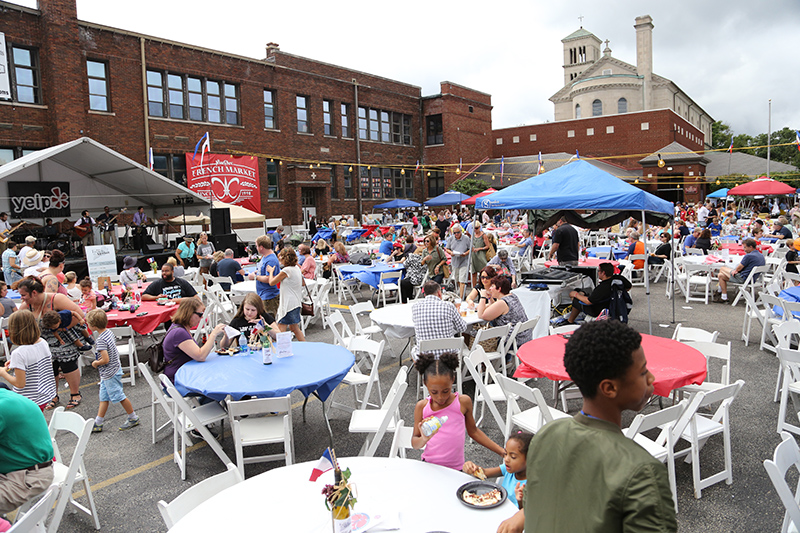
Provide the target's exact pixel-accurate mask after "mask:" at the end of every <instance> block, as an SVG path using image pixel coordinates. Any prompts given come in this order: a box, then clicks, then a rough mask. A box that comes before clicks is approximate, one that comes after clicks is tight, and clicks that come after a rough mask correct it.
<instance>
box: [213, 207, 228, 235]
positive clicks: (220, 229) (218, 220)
mask: <svg viewBox="0 0 800 533" xmlns="http://www.w3.org/2000/svg"><path fill="white" fill-rule="evenodd" d="M230 232H231V210H230V209H229V208H227V207H224V208H218V209H212V210H211V233H213V234H215V235H216V234H220V235H227V234H229V233H230Z"/></svg>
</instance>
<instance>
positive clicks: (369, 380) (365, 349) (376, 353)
mask: <svg viewBox="0 0 800 533" xmlns="http://www.w3.org/2000/svg"><path fill="white" fill-rule="evenodd" d="M385 347H386V341H380V342H377V341H373V340H370V339H362V338H359V337H356V338H355V339H353V340H352V341H351V342H350V347H349V350H350V351H351V352H353V354H356V353H365V354H367V357H368V358H369V359H370V362H371V365H372V366H371V370H370V372H369V374H364V373H363V372H362V371H361V368H359V366H358V362H355V363H353V366H352V368H350V370H349V371H348V372H347V374H346V375H345V376H344V379H342V383H344V384H346V385H349V386H350V388H352V389H353V400H354V402H355V403H354V407H350V406H349V405H345V404H343V403H339V402H336V401H335V396H336V391H338V390H339V387H336V389H334V390H333V392H332V393H331V398H330V406H331V408H336V409H342V410H344V411H347V412H353V411H355V410H356V409H366V408H367V405H373V406H375V407H378V408H380V407H381V405H382V404H383V400H382V399H381V398H382V396H383V395H382V394H381V380H380V374H379V372H380V363H381V356H382V355H383V350H384V348H385ZM359 385H364V386H365V387H366V388H365V389H364V397H363V398H362V399H361V400H359V399H358V386H359ZM375 386H377V389H378V403H377V404H371V403H369V398H370V395H371V393H372V389H373V387H375Z"/></svg>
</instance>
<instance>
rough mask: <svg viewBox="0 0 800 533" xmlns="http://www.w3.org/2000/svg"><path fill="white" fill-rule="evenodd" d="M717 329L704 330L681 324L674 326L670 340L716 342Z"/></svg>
mask: <svg viewBox="0 0 800 533" xmlns="http://www.w3.org/2000/svg"><path fill="white" fill-rule="evenodd" d="M718 336H719V331H714V332H710V331H706V330H704V329H700V328H687V327H686V326H684V325H683V324H680V323H679V324H678V325H677V326H675V331H674V332H673V333H672V340H674V341H678V342H717V337H718Z"/></svg>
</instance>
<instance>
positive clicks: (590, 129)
mask: <svg viewBox="0 0 800 533" xmlns="http://www.w3.org/2000/svg"><path fill="white" fill-rule="evenodd" d="M592 135H594V128H586V136H587V137H590V136H592Z"/></svg>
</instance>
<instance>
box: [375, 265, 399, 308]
mask: <svg viewBox="0 0 800 533" xmlns="http://www.w3.org/2000/svg"><path fill="white" fill-rule="evenodd" d="M402 277H403V272H402V271H401V270H397V271H392V272H382V273H381V279H380V281H379V282H378V289H377V292H378V301H379V302H380V300H381V298H383V306H384V307H386V295H387V294H388V293H389V292H391V291H394V299H395V302H397V303H400V280H401V279H402Z"/></svg>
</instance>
